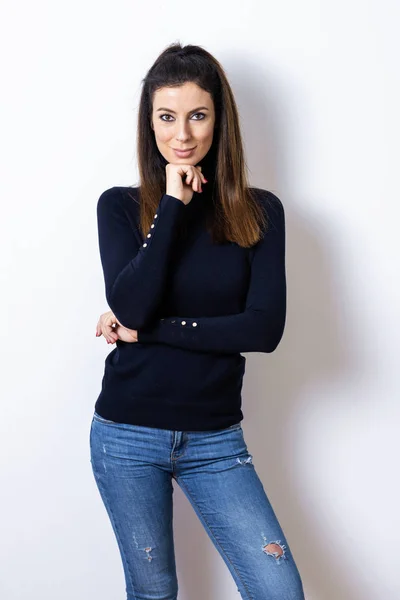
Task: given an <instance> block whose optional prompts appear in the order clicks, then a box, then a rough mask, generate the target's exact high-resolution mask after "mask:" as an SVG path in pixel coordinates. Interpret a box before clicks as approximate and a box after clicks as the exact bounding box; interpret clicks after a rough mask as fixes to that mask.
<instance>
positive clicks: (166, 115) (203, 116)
mask: <svg viewBox="0 0 400 600" xmlns="http://www.w3.org/2000/svg"><path fill="white" fill-rule="evenodd" d="M196 115H201V117H202V118H201V119H195V121H203V119H204V118H205V117H206V115H205V114H204V113H203V112H198V113H194V114H193V115H192V116H193V117H195V116H196ZM163 117H172V115H170V114H169V113H163V114H162V115H160V119H161V121H164V122H165V123H170V122H171V121H170V119H164V118H163Z"/></svg>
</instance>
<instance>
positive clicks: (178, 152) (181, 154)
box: [172, 146, 196, 158]
mask: <svg viewBox="0 0 400 600" xmlns="http://www.w3.org/2000/svg"><path fill="white" fill-rule="evenodd" d="M195 149H196V146H195V147H194V148H189V149H187V150H179V149H175V148H172V150H173V151H174V152H175V154H176V155H177V156H178V157H183V158H185V157H186V156H190V155H191V154H192V152H194V150H195Z"/></svg>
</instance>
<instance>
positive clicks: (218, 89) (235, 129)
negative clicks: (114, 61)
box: [137, 43, 266, 247]
mask: <svg viewBox="0 0 400 600" xmlns="http://www.w3.org/2000/svg"><path fill="white" fill-rule="evenodd" d="M186 82H193V83H195V84H197V85H198V86H199V87H201V88H202V89H203V90H205V91H207V92H209V93H210V95H211V97H212V99H213V102H214V107H215V129H214V133H213V142H212V146H211V148H210V150H209V151H208V153H207V155H206V157H205V159H207V160H208V161H209V160H210V157H211V160H213V161H215V165H214V164H213V168H214V170H215V177H214V178H213V181H212V182H211V181H210V183H211V184H212V190H211V193H212V205H213V218H212V222H211V226H210V233H211V235H212V239H213V241H214V243H223V242H227V241H229V242H236V243H237V244H238V245H239V246H242V247H250V246H252V245H253V244H255V243H256V242H258V241H259V239H260V238H261V235H262V229H264V228H265V226H266V218H265V217H266V215H265V212H264V211H263V208H262V206H261V205H260V203H259V201H258V200H257V195H256V193H255V189H256V188H251V187H250V186H249V184H248V176H247V166H246V163H245V158H244V150H243V144H242V137H241V133H240V125H239V116H238V110H237V105H236V102H235V99H234V96H233V93H232V89H231V87H230V85H229V82H228V80H227V77H226V75H225V72H224V70H223V68H222V66H221V64H220V63H219V62H218V61H217V60H216V59H215V58H214V57H213V56H212V55H211V54H210V53H209V52H207V51H206V50H204V49H203V48H202V47H201V46H194V45H190V44H188V45H186V46H182V45H181V44H180V43H173V44H171V45H169V46H167V48H166V49H165V50H164V51H163V52H162V53H161V54H160V55H159V56H158V58H157V59H156V61H155V62H154V64H153V66H152V67H151V68H150V69H149V71H148V72H147V74H146V76H145V78H144V79H143V88H142V92H141V96H140V104H139V115H138V128H137V158H138V167H139V177H140V188H139V197H140V228H141V231H142V235H143V237H145V235H146V234H147V232H148V231H149V229H150V225H151V223H152V222H153V220H154V213H155V212H156V208H157V206H158V204H159V201H160V198H161V196H162V195H163V194H164V193H165V190H166V173H165V165H166V160H165V159H164V157H163V155H162V154H161V153H160V151H159V150H158V148H157V144H156V140H155V137H154V131H153V129H152V126H151V118H152V107H153V97H154V92H155V91H156V90H157V89H159V88H161V87H165V86H179V85H183V84H184V83H186ZM201 163H202V161H201ZM202 164H203V163H202ZM203 173H204V174H205V175H206V177H207V178H208V174H207V173H208V172H207V171H206V170H205V169H204V168H203ZM205 185H209V184H205ZM209 189H210V188H207V191H209Z"/></svg>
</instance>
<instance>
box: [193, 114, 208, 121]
mask: <svg viewBox="0 0 400 600" xmlns="http://www.w3.org/2000/svg"><path fill="white" fill-rule="evenodd" d="M195 115H201V116H202V117H203V118H205V117H206V115H205V114H204V113H203V112H198V113H194V115H193V116H195ZM202 120H203V119H195V121H202Z"/></svg>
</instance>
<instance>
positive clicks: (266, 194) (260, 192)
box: [249, 186, 284, 213]
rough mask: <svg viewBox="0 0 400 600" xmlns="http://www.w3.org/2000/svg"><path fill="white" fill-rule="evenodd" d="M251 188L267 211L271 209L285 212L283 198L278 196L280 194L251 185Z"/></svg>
mask: <svg viewBox="0 0 400 600" xmlns="http://www.w3.org/2000/svg"><path fill="white" fill-rule="evenodd" d="M249 189H250V190H251V192H252V193H253V194H254V196H255V198H256V200H257V201H258V202H259V203H260V204H261V206H262V207H263V208H264V209H265V210H266V211H267V213H268V212H270V211H274V212H280V213H283V212H284V207H283V203H282V201H281V199H280V198H278V196H277V195H276V194H274V193H273V192H271V191H269V190H265V189H263V188H258V187H254V186H250V188H249Z"/></svg>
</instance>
